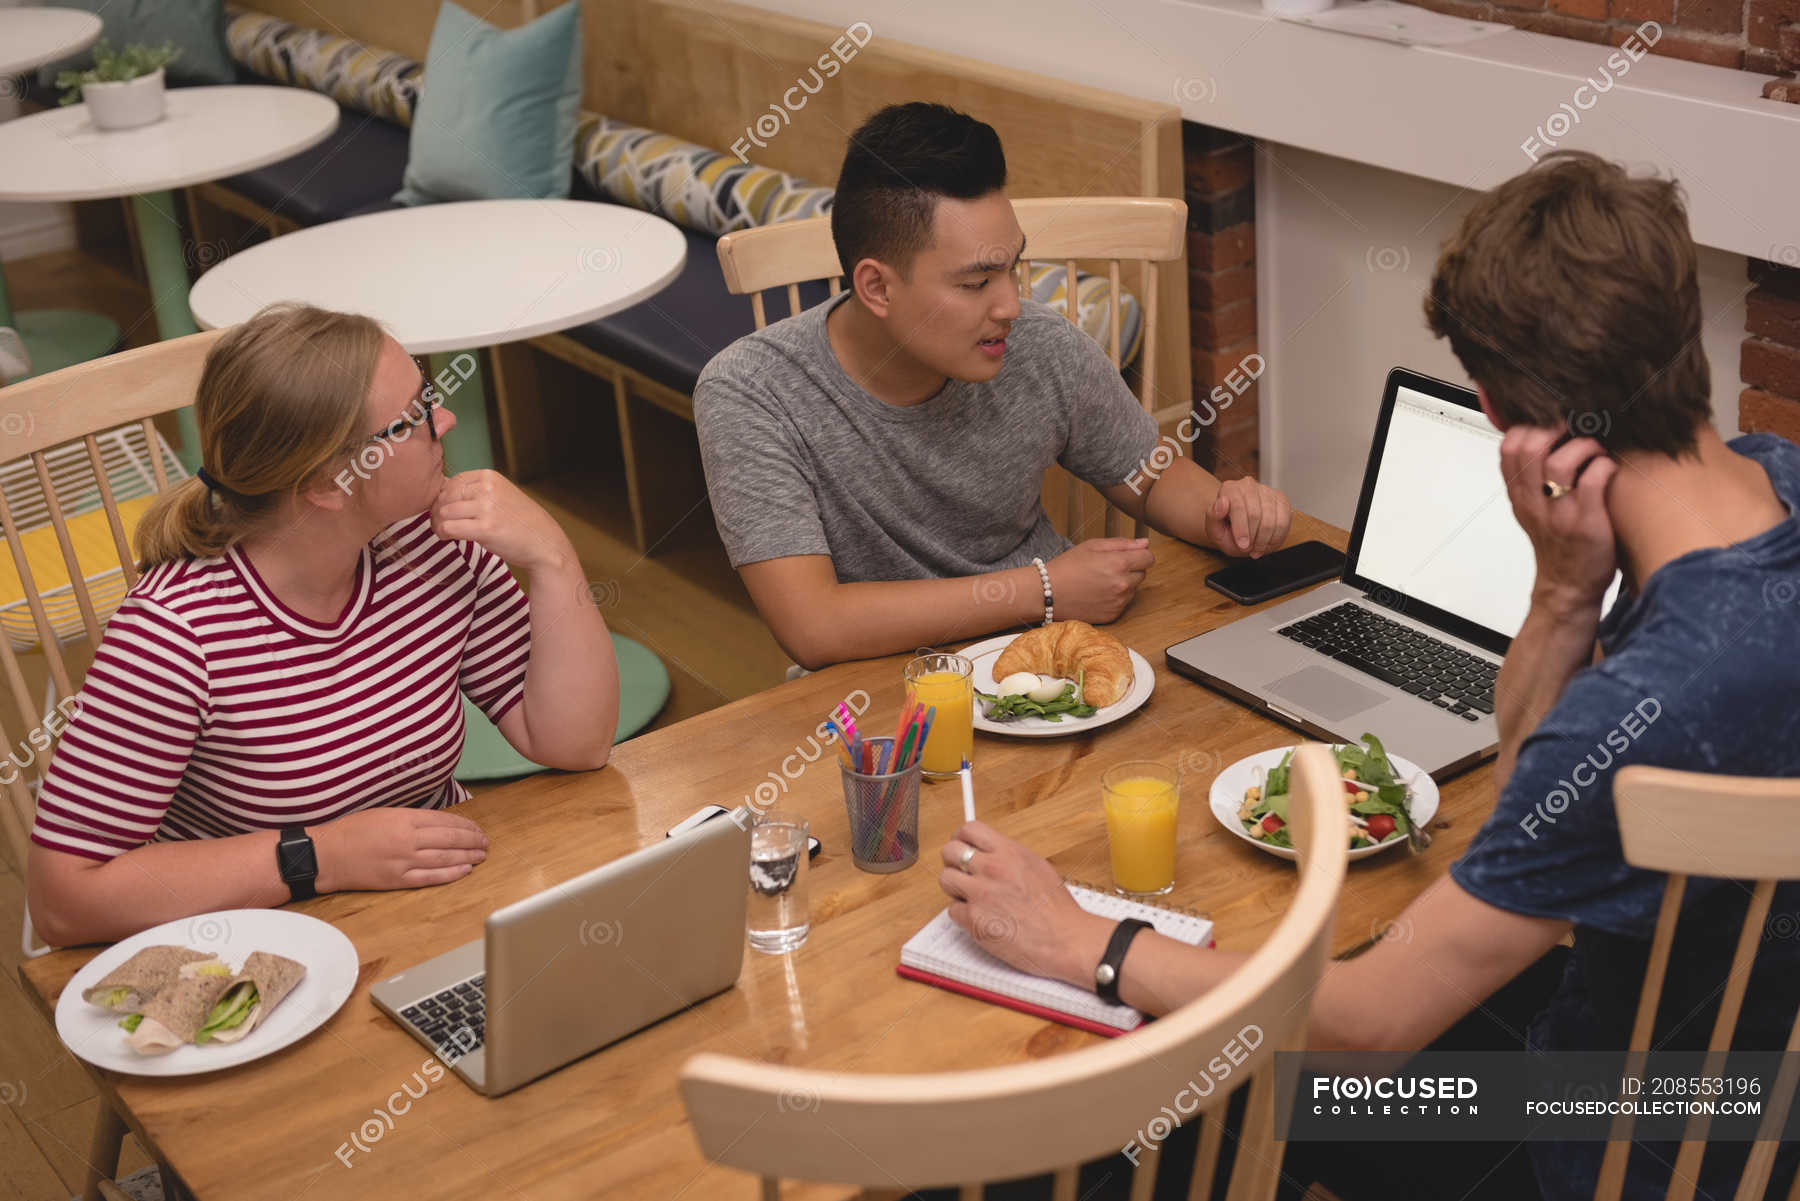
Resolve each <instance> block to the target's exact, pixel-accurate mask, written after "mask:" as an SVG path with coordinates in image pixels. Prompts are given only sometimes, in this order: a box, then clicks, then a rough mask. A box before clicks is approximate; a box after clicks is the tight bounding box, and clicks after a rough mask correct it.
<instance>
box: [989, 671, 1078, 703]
mask: <svg viewBox="0 0 1800 1201" xmlns="http://www.w3.org/2000/svg"><path fill="white" fill-rule="evenodd" d="M1068 683H1069V682H1068V681H1067V680H1064V679H1060V678H1058V677H1056V676H1040V675H1038V674H1037V673H1036V672H1030V671H1015V672H1013V673H1012V674H1011V675H1010V676H1007V677H1006V678H1005V679H1004V680H1001V681H1000V683H999V686H998V691H997V692H996V694H995V695H997V696H1016V695H1018V694H1020V693H1023V694H1024V695H1026V696H1028V697H1030V698H1031V699H1032V700H1034V701H1036V702H1037V703H1038V704H1040V705H1042V704H1047V703H1049V702H1050V701H1053V700H1055V699H1056V698H1057V697H1059V696H1061V695H1062V693H1063V689H1064V688H1065V687H1067V686H1068Z"/></svg>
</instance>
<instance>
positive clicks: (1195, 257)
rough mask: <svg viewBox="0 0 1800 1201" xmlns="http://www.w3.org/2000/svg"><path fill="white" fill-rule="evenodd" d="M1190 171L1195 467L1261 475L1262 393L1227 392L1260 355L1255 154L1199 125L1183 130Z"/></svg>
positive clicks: (1226, 474)
mask: <svg viewBox="0 0 1800 1201" xmlns="http://www.w3.org/2000/svg"><path fill="white" fill-rule="evenodd" d="M1181 145H1182V151H1183V157H1184V159H1185V162H1186V167H1187V188H1186V193H1187V206H1188V325H1189V330H1190V333H1191V335H1192V347H1193V350H1192V353H1193V359H1194V406H1195V408H1196V410H1197V411H1198V413H1199V414H1200V417H1201V418H1202V419H1204V424H1201V423H1200V422H1198V421H1197V422H1196V425H1197V428H1198V430H1199V437H1198V438H1196V439H1195V441H1194V444H1193V451H1192V453H1193V457H1194V461H1195V462H1197V463H1199V464H1200V466H1202V467H1204V468H1206V469H1207V470H1208V471H1211V472H1213V473H1214V474H1215V475H1219V476H1221V477H1222V478H1225V479H1235V478H1236V477H1238V476H1242V475H1256V474H1258V472H1257V467H1258V455H1257V387H1256V385H1255V384H1251V385H1250V386H1249V388H1248V389H1246V390H1245V391H1243V392H1241V393H1239V392H1236V391H1228V392H1227V393H1225V394H1224V395H1229V396H1230V401H1229V404H1225V405H1220V404H1211V403H1209V402H1208V398H1209V397H1210V396H1212V394H1213V390H1214V389H1215V388H1219V387H1223V386H1226V380H1227V377H1230V378H1231V379H1232V380H1233V381H1234V383H1236V384H1237V385H1239V386H1241V384H1242V380H1243V375H1242V374H1241V373H1239V374H1234V372H1237V371H1238V367H1239V364H1241V363H1242V362H1243V361H1244V359H1245V357H1246V356H1249V355H1253V354H1255V353H1256V207H1255V196H1256V193H1255V189H1254V186H1253V183H1252V179H1253V176H1254V164H1255V148H1254V147H1253V146H1252V145H1251V144H1250V143H1249V142H1248V141H1246V140H1245V139H1244V138H1243V137H1241V136H1239V135H1238V134H1235V133H1231V132H1229V131H1227V130H1223V129H1214V128H1212V127H1211V126H1207V125H1196V124H1194V123H1193V122H1192V121H1184V122H1182V124H1181Z"/></svg>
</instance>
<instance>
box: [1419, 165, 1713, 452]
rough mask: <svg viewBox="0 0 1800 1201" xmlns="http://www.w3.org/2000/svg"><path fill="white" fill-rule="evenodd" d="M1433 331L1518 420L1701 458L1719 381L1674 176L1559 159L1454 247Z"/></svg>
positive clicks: (1472, 216) (1485, 207)
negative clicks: (1705, 336) (1712, 372)
mask: <svg viewBox="0 0 1800 1201" xmlns="http://www.w3.org/2000/svg"><path fill="white" fill-rule="evenodd" d="M1425 321H1426V324H1427V325H1429V326H1430V327H1431V331H1432V332H1433V333H1434V334H1436V335H1438V336H1439V337H1441V338H1448V339H1450V348H1451V349H1452V350H1453V351H1455V352H1456V357H1457V358H1458V359H1459V360H1460V361H1461V362H1462V365H1463V369H1464V370H1465V371H1467V372H1468V373H1469V375H1470V377H1471V378H1472V379H1474V380H1476V381H1477V382H1478V383H1480V384H1481V386H1482V387H1483V388H1484V389H1485V390H1486V392H1487V394H1488V399H1489V400H1490V401H1492V402H1493V406H1494V411H1495V412H1496V413H1497V414H1498V415H1499V416H1500V417H1501V418H1502V419H1503V420H1505V421H1507V422H1508V423H1512V422H1524V423H1525V424H1528V425H1538V426H1555V427H1561V426H1564V425H1565V424H1566V425H1567V427H1568V428H1569V429H1570V430H1571V431H1572V432H1574V433H1576V434H1585V435H1590V436H1593V437H1596V438H1598V439H1599V440H1600V441H1601V442H1602V443H1603V444H1604V445H1605V446H1606V447H1607V448H1608V449H1609V450H1611V451H1613V452H1615V453H1617V452H1620V451H1627V450H1648V451H1655V452H1658V453H1661V454H1665V455H1669V456H1670V457H1680V456H1681V455H1683V454H1688V453H1698V450H1697V443H1696V441H1695V436H1696V434H1697V432H1698V430H1699V428H1700V426H1701V425H1702V424H1703V423H1704V422H1707V421H1709V420H1711V417H1712V405H1711V400H1710V393H1711V383H1710V376H1709V373H1708V370H1707V364H1706V351H1705V349H1704V348H1703V347H1702V346H1701V344H1700V322H1701V314H1700V285H1699V279H1698V262H1697V256H1696V254H1695V251H1694V240H1693V237H1692V236H1691V235H1690V234H1689V232H1688V219H1687V209H1686V207H1685V206H1684V205H1683V203H1682V197H1681V189H1680V187H1679V185H1677V184H1676V183H1675V182H1674V181H1673V180H1666V179H1657V178H1644V177H1639V178H1633V177H1632V176H1630V175H1628V174H1626V172H1625V170H1624V169H1623V168H1621V167H1620V166H1618V165H1617V164H1615V163H1610V162H1607V161H1606V160H1605V159H1602V158H1600V157H1598V156H1596V155H1592V154H1588V153H1586V152H1585V151H1572V150H1565V151H1557V152H1556V153H1554V154H1549V155H1545V156H1544V158H1543V160H1542V161H1541V162H1539V163H1538V164H1537V166H1535V167H1534V168H1532V169H1531V170H1529V171H1526V172H1525V173H1524V174H1523V175H1519V176H1515V177H1514V178H1512V179H1509V180H1507V181H1506V182H1505V183H1503V184H1501V185H1500V186H1499V187H1497V188H1495V189H1494V190H1493V191H1491V192H1489V193H1488V194H1487V195H1485V196H1483V197H1482V198H1481V200H1480V201H1479V202H1478V203H1477V204H1476V205H1475V207H1474V208H1473V209H1471V210H1469V214H1468V215H1467V216H1466V217H1464V218H1463V222H1462V226H1461V228H1460V229H1458V230H1457V232H1456V233H1455V235H1453V236H1452V237H1451V238H1450V240H1449V241H1448V242H1446V243H1445V244H1444V249H1443V253H1442V255H1441V256H1440V257H1439V258H1438V263H1437V270H1436V272H1435V273H1434V274H1433V276H1432V280H1431V288H1430V291H1429V292H1428V293H1427V294H1426V297H1425Z"/></svg>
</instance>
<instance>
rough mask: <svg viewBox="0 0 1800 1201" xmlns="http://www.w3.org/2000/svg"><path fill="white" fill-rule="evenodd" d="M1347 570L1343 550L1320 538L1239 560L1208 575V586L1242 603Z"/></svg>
mask: <svg viewBox="0 0 1800 1201" xmlns="http://www.w3.org/2000/svg"><path fill="white" fill-rule="evenodd" d="M1343 570H1344V552H1343V551H1341V550H1337V549H1336V548H1334V547H1330V546H1327V545H1325V543H1323V542H1320V541H1318V540H1316V539H1315V540H1313V541H1310V542H1298V543H1295V544H1294V545H1293V546H1285V547H1283V548H1282V549H1280V550H1278V551H1275V552H1274V553H1273V554H1267V555H1264V556H1263V557H1262V558H1260V559H1239V560H1238V561H1237V562H1235V563H1233V564H1232V565H1231V566H1230V567H1222V568H1220V569H1219V570H1218V571H1215V572H1213V573H1212V574H1211V575H1209V576H1207V577H1206V586H1207V587H1208V588H1211V589H1213V590H1214V591H1217V592H1222V593H1224V594H1225V595H1226V596H1229V597H1230V598H1231V599H1232V600H1234V601H1236V602H1237V603H1238V604H1240V605H1260V604H1262V603H1263V602H1264V601H1266V600H1274V599H1275V598H1276V597H1278V596H1282V595H1285V594H1286V593H1289V592H1293V591H1294V590H1296V589H1299V588H1304V587H1306V586H1307V585H1308V584H1317V583H1320V582H1322V581H1324V580H1335V579H1336V578H1337V577H1338V576H1339V575H1341V574H1342V573H1343Z"/></svg>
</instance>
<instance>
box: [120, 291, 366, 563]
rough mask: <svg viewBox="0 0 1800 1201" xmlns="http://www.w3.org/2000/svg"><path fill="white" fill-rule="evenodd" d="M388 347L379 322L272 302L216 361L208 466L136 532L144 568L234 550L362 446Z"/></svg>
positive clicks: (204, 419)
mask: <svg viewBox="0 0 1800 1201" xmlns="http://www.w3.org/2000/svg"><path fill="white" fill-rule="evenodd" d="M386 339H387V335H386V334H385V333H383V332H382V329H381V326H380V325H378V324H377V323H376V322H375V321H374V320H373V319H372V318H369V317H364V316H361V315H359V314H355V313H334V312H331V311H330V310H328V309H320V308H314V307H313V306H311V305H304V304H293V303H283V304H276V305H270V306H269V307H268V308H265V309H263V310H262V311H261V312H259V313H257V314H256V316H254V317H252V318H250V320H248V321H246V322H244V323H243V324H242V325H238V326H234V327H233V328H232V329H231V330H229V331H228V332H227V333H226V334H225V336H224V337H222V338H220V339H219V341H218V343H217V345H215V346H214V347H213V348H212V351H211V352H210V353H209V354H208V355H207V356H206V366H205V368H204V369H203V370H202V372H201V376H200V387H199V389H198V391H197V392H196V393H195V395H194V419H195V421H196V423H197V424H198V425H199V427H200V461H201V466H202V467H203V469H204V470H205V471H206V472H207V474H208V475H209V476H211V477H212V481H213V482H212V484H211V485H209V484H207V483H205V482H202V481H201V480H200V479H198V478H196V479H190V480H186V481H184V482H183V483H181V484H179V485H178V486H176V487H174V488H171V489H169V490H168V491H167V492H164V493H163V494H162V495H161V496H159V497H157V499H156V501H155V502H154V503H153V504H152V505H151V506H150V508H149V509H148V510H147V511H146V512H145V513H144V515H143V517H142V518H141V519H140V520H139V522H138V526H137V535H136V537H137V557H138V560H139V565H140V567H141V568H142V569H144V570H148V569H149V568H151V567H154V566H156V565H157V564H159V563H166V562H168V561H170V560H172V559H180V558H197V559H204V558H212V557H214V556H216V555H221V554H223V553H225V551H226V549H227V548H229V547H230V546H231V545H232V543H234V542H237V541H238V540H239V539H241V538H243V537H244V536H245V535H246V534H248V533H249V532H250V531H251V530H253V529H255V528H256V527H257V526H258V525H259V524H261V523H262V522H263V521H265V520H266V519H267V518H268V517H269V516H270V515H271V514H273V513H274V512H275V511H276V509H277V508H279V507H280V505H281V503H282V501H283V500H284V499H286V498H287V497H289V496H293V495H296V494H298V493H299V492H300V490H301V489H303V488H304V487H305V486H306V485H307V484H308V483H310V482H312V481H313V479H314V477H315V476H316V475H317V474H318V473H319V472H320V471H321V470H323V469H324V468H326V467H327V466H328V465H330V464H332V463H334V462H336V461H337V460H338V459H340V458H341V457H342V456H343V455H344V454H345V453H346V452H348V451H350V450H353V449H354V447H355V445H356V443H357V441H358V440H359V438H358V435H359V433H360V431H361V430H362V427H363V424H364V404H365V401H366V400H367V397H368V394H369V387H370V385H371V382H372V381H373V380H374V377H375V365H376V363H377V362H378V361H379V359H380V357H381V349H382V346H383V344H384V343H385V341H386Z"/></svg>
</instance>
